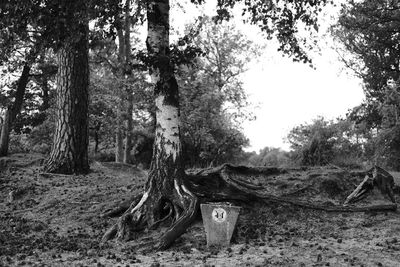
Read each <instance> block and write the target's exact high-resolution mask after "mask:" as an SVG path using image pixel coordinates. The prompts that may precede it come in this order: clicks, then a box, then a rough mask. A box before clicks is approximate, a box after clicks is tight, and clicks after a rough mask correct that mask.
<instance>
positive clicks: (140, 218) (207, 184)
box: [103, 164, 397, 249]
mask: <svg viewBox="0 0 400 267" xmlns="http://www.w3.org/2000/svg"><path fill="white" fill-rule="evenodd" d="M284 172H286V171H285V170H283V169H278V168H247V167H235V166H232V165H229V164H225V165H222V166H220V167H218V168H214V169H207V170H201V171H198V172H192V173H191V174H189V175H187V176H186V177H185V179H184V181H182V182H179V181H178V180H175V181H174V187H173V188H169V193H170V194H169V196H167V195H165V194H164V195H159V192H161V191H163V190H157V191H151V190H148V191H146V192H145V193H144V194H143V195H142V196H141V198H140V200H139V197H136V198H133V199H135V200H134V201H132V203H131V205H130V207H129V208H128V209H127V210H126V211H125V213H124V214H123V215H122V217H121V218H120V219H119V221H118V223H117V224H115V225H114V226H112V227H111V228H110V229H109V230H108V231H107V232H106V234H105V235H104V237H103V241H107V240H109V239H111V238H113V237H114V236H116V237H117V238H118V239H122V240H129V239H131V238H132V233H133V232H137V231H140V230H143V229H144V228H155V227H157V226H158V225H159V224H161V223H165V222H167V221H168V222H171V226H170V227H169V229H168V230H167V231H166V232H165V233H164V234H163V235H162V237H161V238H160V241H159V242H158V244H157V248H158V249H166V248H168V247H169V246H170V245H171V244H172V243H173V242H174V240H176V238H178V237H179V236H180V235H182V234H183V233H184V232H185V231H186V229H187V228H188V227H189V226H190V224H191V223H192V222H193V220H194V219H195V218H196V215H197V214H198V211H199V206H200V203H205V202H223V201H230V202H234V203H235V202H236V203H238V204H240V203H243V204H246V205H251V204H252V203H255V202H264V203H278V204H288V205H295V206H299V207H302V208H308V209H315V210H323V211H326V212H365V211H395V210H396V209H397V205H396V204H387V205H375V206H365V207H355V206H332V205H320V204H315V203H312V202H306V201H299V200H296V199H293V198H287V197H278V196H274V195H271V194H266V193H265V188H264V187H263V186H261V185H257V184H254V183H251V182H249V181H247V180H244V179H241V178H240V175H243V174H256V175H259V174H262V175H266V176H267V175H276V174H281V173H284ZM147 188H150V189H151V188H154V187H152V186H151V185H150V186H149V185H147ZM164 193H167V191H165V192H164ZM126 206H127V205H124V206H123V207H124V208H123V209H126ZM161 206H163V207H164V208H165V209H166V210H168V212H165V211H164V213H163V212H160V208H161ZM123 209H122V205H120V206H119V208H117V209H116V210H118V211H121V210H123ZM107 214H109V215H111V214H113V215H114V214H116V212H115V211H114V212H108V213H107ZM160 214H164V216H162V217H160Z"/></svg>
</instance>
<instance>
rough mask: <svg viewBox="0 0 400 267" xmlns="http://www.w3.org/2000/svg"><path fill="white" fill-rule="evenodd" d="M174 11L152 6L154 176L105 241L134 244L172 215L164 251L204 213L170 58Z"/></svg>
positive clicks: (158, 2)
mask: <svg viewBox="0 0 400 267" xmlns="http://www.w3.org/2000/svg"><path fill="white" fill-rule="evenodd" d="M169 9H170V6H169V0H151V1H148V2H147V20H148V37H147V40H146V45H147V50H148V53H149V56H150V58H151V59H152V62H153V65H152V67H151V69H150V74H151V77H152V82H153V83H154V86H155V88H154V96H155V105H156V134H155V141H154V145H153V158H152V162H151V166H150V171H149V177H148V180H147V182H146V185H145V189H144V193H143V196H142V198H141V199H140V201H139V202H138V203H135V202H133V203H132V205H131V207H130V208H129V209H128V211H127V212H126V213H125V214H124V215H123V216H122V217H121V218H120V220H119V222H118V223H117V224H116V225H115V226H114V227H112V228H111V229H110V230H109V231H107V233H106V234H105V235H104V238H103V240H107V239H109V238H111V237H112V236H114V235H117V237H118V238H119V239H123V240H126V239H130V238H131V237H132V232H133V231H137V230H140V229H143V228H145V227H152V226H154V225H157V224H158V223H159V222H161V221H163V217H164V216H165V211H166V210H169V211H170V212H169V215H170V216H172V215H173V216H172V217H174V221H173V222H174V223H173V225H172V226H171V228H170V229H168V230H167V231H166V232H165V233H164V235H163V236H162V237H161V239H160V241H159V244H158V247H159V248H161V249H162V248H166V247H168V246H169V245H171V244H172V242H173V241H174V240H175V239H176V238H177V237H178V236H180V235H181V234H182V233H183V232H184V231H185V230H186V228H187V227H188V225H190V223H191V222H192V221H193V219H194V218H195V215H196V212H197V210H198V208H197V207H198V204H199V202H198V199H197V197H196V196H195V195H194V194H193V193H191V192H190V191H189V189H188V188H187V187H186V186H185V185H184V183H183V182H184V177H185V173H184V170H183V164H182V163H183V162H182V146H181V139H180V114H179V93H178V84H177V82H176V79H175V76H174V69H173V65H172V63H171V61H170V58H169Z"/></svg>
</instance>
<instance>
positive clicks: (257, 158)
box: [246, 147, 291, 167]
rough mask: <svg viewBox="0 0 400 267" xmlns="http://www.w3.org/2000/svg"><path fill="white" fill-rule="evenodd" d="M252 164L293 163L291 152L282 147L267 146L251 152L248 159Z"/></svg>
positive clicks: (280, 164) (283, 165)
mask: <svg viewBox="0 0 400 267" xmlns="http://www.w3.org/2000/svg"><path fill="white" fill-rule="evenodd" d="M246 163H247V164H250V165H252V166H276V167H288V166H289V165H291V158H290V152H286V151H283V150H282V149H280V148H273V147H265V148H263V149H261V150H260V151H259V153H258V154H257V153H255V152H253V153H251V154H250V155H249V156H248V159H247V161H246Z"/></svg>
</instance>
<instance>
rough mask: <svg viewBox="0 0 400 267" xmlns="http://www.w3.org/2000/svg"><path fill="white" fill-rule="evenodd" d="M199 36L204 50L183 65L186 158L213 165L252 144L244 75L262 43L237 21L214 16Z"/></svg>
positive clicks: (191, 163) (206, 20) (180, 70)
mask: <svg viewBox="0 0 400 267" xmlns="http://www.w3.org/2000/svg"><path fill="white" fill-rule="evenodd" d="M193 42H194V43H196V44H197V45H198V47H199V48H200V49H201V50H202V51H204V52H205V53H204V55H203V56H201V57H199V58H197V59H195V60H193V61H192V63H191V64H189V65H181V66H180V67H179V68H178V70H177V78H178V82H179V86H180V88H182V89H181V94H180V97H181V114H182V116H181V119H182V127H181V133H182V139H183V150H184V153H185V157H186V158H187V162H186V163H187V165H189V166H208V165H217V164H220V163H223V162H227V161H230V162H235V161H239V160H240V157H241V156H242V154H243V151H242V148H243V147H244V146H246V145H247V144H248V140H247V138H246V137H245V136H244V134H243V133H242V132H241V129H240V125H241V123H242V122H243V121H244V120H247V119H249V118H251V117H252V116H251V113H249V112H248V111H247V107H248V106H249V103H248V101H247V96H246V94H245V92H244V89H243V86H242V83H241V80H240V75H241V74H242V73H244V72H245V70H246V64H247V63H248V62H249V61H250V58H252V57H253V56H256V55H257V49H256V47H257V46H256V45H254V44H252V43H251V42H250V41H248V40H247V39H246V37H245V36H244V35H243V34H242V33H240V32H239V31H238V30H237V29H235V28H234V27H233V26H232V24H230V23H222V24H214V23H213V22H212V20H211V19H210V18H208V17H205V18H204V19H203V20H202V31H201V32H199V34H198V35H197V36H196V37H195V38H194V41H193Z"/></svg>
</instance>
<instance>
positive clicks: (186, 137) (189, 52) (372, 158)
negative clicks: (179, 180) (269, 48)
mask: <svg viewBox="0 0 400 267" xmlns="http://www.w3.org/2000/svg"><path fill="white" fill-rule="evenodd" d="M137 10H138V9H136V12H134V11H135V10H134V9H132V10H131V11H130V12H129V14H128V16H129V23H127V24H126V25H125V27H120V28H119V30H118V29H117V30H116V29H114V30H115V32H114V33H111V31H112V29H110V27H109V25H108V26H107V22H106V21H101V20H98V21H93V22H92V23H90V32H89V49H90V50H89V51H90V53H89V66H90V98H89V112H90V115H89V116H90V120H89V123H90V127H89V129H90V131H89V137H90V139H89V140H90V143H89V152H90V158H91V159H94V160H99V161H116V162H124V163H129V164H137V165H138V164H140V165H142V166H144V167H145V168H147V167H148V166H149V164H150V161H151V154H152V145H153V140H154V133H155V130H154V129H155V122H154V118H155V109H154V103H153V102H152V98H153V95H152V88H151V85H150V81H149V77H148V74H147V73H148V70H147V67H146V53H145V52H144V51H145V47H144V43H143V42H142V41H141V39H140V35H141V30H140V28H141V27H143V23H145V21H144V19H143V17H142V15H141V13H140V12H139V11H137ZM398 12H399V5H398V3H397V1H378V2H375V1H363V2H357V1H349V3H347V4H346V5H343V6H342V7H341V10H340V15H339V19H338V20H337V21H336V23H335V24H334V25H332V26H331V28H330V30H329V32H330V34H331V35H332V36H333V37H334V39H335V41H336V42H337V44H338V47H340V48H339V50H340V51H339V55H343V57H342V58H341V60H342V61H343V62H344V64H345V65H346V66H347V67H348V69H349V70H351V71H352V72H353V73H354V75H356V76H357V77H359V78H360V79H361V80H362V82H363V89H364V93H365V100H364V102H363V103H362V104H361V105H359V106H356V107H354V108H353V109H351V110H349V111H348V113H347V115H346V116H344V117H343V118H338V119H335V120H327V119H325V118H323V117H318V118H316V119H315V120H313V121H311V122H309V123H305V124H302V125H298V126H297V127H294V128H293V129H292V130H291V131H290V133H289V134H288V136H287V141H288V142H289V143H290V148H291V150H290V151H284V150H282V149H280V148H273V147H265V148H263V149H261V150H260V151H259V152H258V153H256V152H245V148H246V146H248V145H249V140H248V138H247V137H246V136H245V135H244V133H243V128H242V125H243V123H244V122H245V121H248V120H251V119H253V114H252V112H251V110H252V108H253V106H252V104H251V103H250V102H249V101H248V96H247V93H246V92H245V90H244V88H243V81H242V76H241V75H242V74H243V73H245V71H246V70H247V67H248V66H249V64H248V63H249V62H250V61H251V60H252V59H254V58H259V57H260V51H262V47H260V45H259V44H256V43H254V42H252V41H249V40H248V39H247V38H246V35H245V34H244V33H243V32H241V31H240V29H237V28H235V24H234V23H233V22H232V21H231V22H229V21H228V22H226V21H225V22H220V23H217V24H215V23H214V21H213V17H212V16H206V15H204V16H201V17H199V18H198V19H196V20H195V22H193V23H191V24H188V25H186V26H185V30H184V34H183V35H182V36H180V37H178V38H176V40H175V42H174V43H173V44H172V45H171V51H172V61H173V63H174V64H175V66H176V77H177V80H178V84H179V86H180V88H181V90H180V98H181V100H180V101H181V120H182V124H181V135H182V140H183V153H184V155H185V157H184V160H185V166H186V167H188V168H189V167H208V166H216V165H219V164H221V163H224V162H232V163H236V164H245V165H254V166H256V165H263V166H267V165H274V166H294V165H326V164H334V165H338V166H342V167H366V166H369V165H373V164H379V165H381V166H383V167H385V168H389V169H393V170H400V160H399V159H400V126H399V111H400V89H399V72H400V70H399V60H400V53H399V52H400V51H399V50H400V46H399V43H400V42H399V41H400V40H399V38H400V34H399V29H400V27H399V24H400V21H399V19H398V16H397V14H398ZM122 15H123V14H122ZM1 23H2V25H1V26H2V27H1V31H2V35H1V38H2V40H1V41H2V42H1V49H0V51H1V55H0V60H1V66H2V67H1V73H0V75H1V79H0V80H1V84H0V87H1V93H0V112H1V117H2V120H1V126H2V127H1V129H2V130H1V138H0V152H1V154H2V155H5V154H7V153H15V152H40V153H45V154H46V153H49V152H50V149H51V145H52V141H53V138H52V136H53V130H54V128H55V119H56V118H55V102H56V100H55V90H56V88H55V84H56V81H55V78H56V73H57V64H56V59H55V54H54V52H53V50H52V48H51V46H46V45H45V44H43V43H42V41H41V40H42V39H41V38H40V36H39V35H40V34H41V33H40V28H36V29H35V28H34V25H30V26H29V27H28V28H24V29H9V28H7V27H6V26H5V24H6V21H2V22H1ZM3 24H4V25H3ZM124 38H125V40H126V38H128V42H126V41H125V40H124ZM43 47H44V48H43ZM126 59H127V60H126ZM296 60H297V59H296ZM306 63H309V62H306ZM21 92H23V94H22V97H21ZM292 112H295V111H292ZM278 115H279V114H278ZM6 122H8V123H6ZM268 127H273V125H268V126H266V129H267V128H268Z"/></svg>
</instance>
